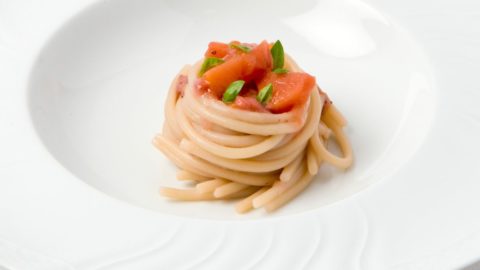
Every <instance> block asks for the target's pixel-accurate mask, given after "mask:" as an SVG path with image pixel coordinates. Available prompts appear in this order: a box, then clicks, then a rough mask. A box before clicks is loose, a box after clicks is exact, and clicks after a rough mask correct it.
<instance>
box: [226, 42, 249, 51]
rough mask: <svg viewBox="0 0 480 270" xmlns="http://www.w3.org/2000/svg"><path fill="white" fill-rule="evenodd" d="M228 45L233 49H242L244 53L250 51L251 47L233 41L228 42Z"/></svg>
mask: <svg viewBox="0 0 480 270" xmlns="http://www.w3.org/2000/svg"><path fill="white" fill-rule="evenodd" d="M230 47H232V48H234V49H237V50H239V51H242V52H244V53H248V52H249V51H251V50H252V49H250V48H249V47H247V46H245V45H241V44H235V43H231V44H230Z"/></svg>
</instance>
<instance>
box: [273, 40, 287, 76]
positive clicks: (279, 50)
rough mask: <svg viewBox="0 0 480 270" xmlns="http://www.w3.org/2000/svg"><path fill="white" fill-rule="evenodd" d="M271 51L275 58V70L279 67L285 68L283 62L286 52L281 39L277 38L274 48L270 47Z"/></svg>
mask: <svg viewBox="0 0 480 270" xmlns="http://www.w3.org/2000/svg"><path fill="white" fill-rule="evenodd" d="M270 53H271V54H272V58H273V68H272V70H275V69H277V68H283V62H284V57H285V56H284V52H283V46H282V43H281V42H280V40H277V41H276V42H275V43H274V44H273V46H272V48H271V49H270Z"/></svg>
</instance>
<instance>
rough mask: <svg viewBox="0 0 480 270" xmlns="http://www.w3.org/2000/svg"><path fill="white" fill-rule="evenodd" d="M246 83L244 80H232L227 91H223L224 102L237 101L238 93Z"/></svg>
mask: <svg viewBox="0 0 480 270" xmlns="http://www.w3.org/2000/svg"><path fill="white" fill-rule="evenodd" d="M244 84H245V81H242V80H238V81H234V82H232V83H231V84H230V85H229V86H228V87H227V90H225V93H223V98H222V100H223V102H225V103H231V102H233V101H235V98H236V97H237V96H238V94H239V93H240V91H241V90H242V87H243V85H244Z"/></svg>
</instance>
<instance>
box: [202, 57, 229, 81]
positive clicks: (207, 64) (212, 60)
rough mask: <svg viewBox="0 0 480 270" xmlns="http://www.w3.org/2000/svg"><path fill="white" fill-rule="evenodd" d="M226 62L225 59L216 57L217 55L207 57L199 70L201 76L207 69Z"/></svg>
mask: <svg viewBox="0 0 480 270" xmlns="http://www.w3.org/2000/svg"><path fill="white" fill-rule="evenodd" d="M223 62H225V61H224V60H223V59H220V58H216V57H207V58H205V60H204V61H203V64H202V67H201V68H200V71H199V72H198V76H199V77H201V76H202V75H203V74H204V73H205V72H207V70H209V69H211V68H213V67H215V66H218V65H220V64H222V63H223Z"/></svg>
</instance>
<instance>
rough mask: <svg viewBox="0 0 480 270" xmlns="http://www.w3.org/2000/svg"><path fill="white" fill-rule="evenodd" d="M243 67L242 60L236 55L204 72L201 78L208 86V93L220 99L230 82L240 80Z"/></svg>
mask: <svg viewBox="0 0 480 270" xmlns="http://www.w3.org/2000/svg"><path fill="white" fill-rule="evenodd" d="M244 66H245V64H244V58H243V57H242V56H240V55H237V56H234V57H232V59H230V60H228V61H226V62H225V63H223V64H220V65H218V66H216V67H214V68H212V69H210V70H208V71H207V72H205V74H204V75H203V76H204V78H205V80H206V81H207V82H208V84H209V85H210V88H209V89H210V92H212V94H214V95H215V96H217V97H218V98H220V97H221V96H222V95H223V92H224V91H225V90H226V89H227V87H228V86H229V85H230V84H231V83H232V82H234V81H236V80H240V79H242V77H243V76H242V75H243V68H244Z"/></svg>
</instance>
